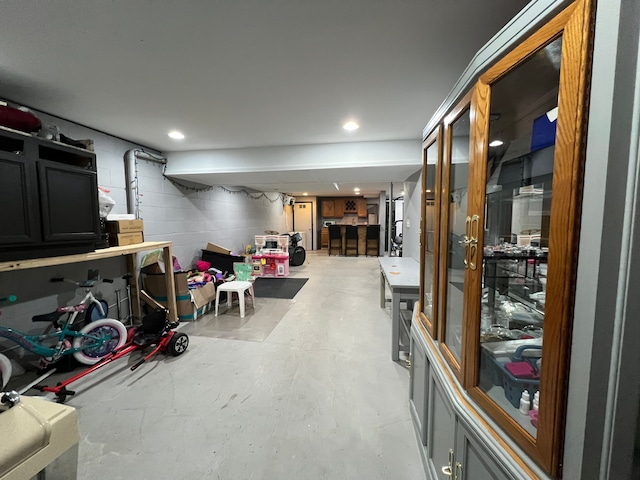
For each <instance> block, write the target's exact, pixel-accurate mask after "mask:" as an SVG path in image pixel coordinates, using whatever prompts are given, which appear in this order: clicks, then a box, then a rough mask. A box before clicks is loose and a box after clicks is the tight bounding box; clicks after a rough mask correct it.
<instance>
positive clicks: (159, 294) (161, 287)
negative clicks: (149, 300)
mask: <svg viewBox="0 0 640 480" xmlns="http://www.w3.org/2000/svg"><path fill="white" fill-rule="evenodd" d="M173 281H174V282H175V296H176V307H177V314H178V320H180V321H185V320H191V319H192V318H193V305H192V303H191V293H190V292H189V284H188V283H187V273H186V272H180V273H174V274H173ZM143 285H144V290H145V291H146V292H147V293H148V294H149V295H151V297H153V299H154V300H155V301H157V302H158V303H160V304H162V305H164V306H165V307H166V306H167V289H166V286H165V283H164V274H145V276H144V279H143Z"/></svg>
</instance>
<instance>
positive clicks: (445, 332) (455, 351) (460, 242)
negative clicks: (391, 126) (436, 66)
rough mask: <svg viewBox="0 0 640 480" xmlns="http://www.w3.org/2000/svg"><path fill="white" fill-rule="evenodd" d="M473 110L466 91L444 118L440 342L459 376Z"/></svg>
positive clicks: (444, 353) (446, 356)
mask: <svg viewBox="0 0 640 480" xmlns="http://www.w3.org/2000/svg"><path fill="white" fill-rule="evenodd" d="M470 111H471V106H470V95H467V97H465V98H464V99H463V100H462V102H460V104H459V105H458V106H457V107H456V108H455V109H454V110H453V112H452V113H451V114H450V115H449V116H448V117H447V118H446V119H445V138H446V153H445V159H444V170H443V178H442V189H441V203H440V209H441V212H442V219H441V221H440V225H441V229H442V230H441V231H442V237H441V239H440V259H441V262H442V263H441V273H440V282H439V287H440V307H439V309H440V315H439V317H438V318H439V321H441V322H442V326H441V334H440V340H441V344H440V345H441V348H442V352H443V355H444V356H445V358H446V359H447V361H448V362H449V364H450V365H451V367H452V369H453V370H454V372H456V374H457V375H458V377H460V375H461V364H462V345H463V307H464V290H465V261H466V260H465V254H466V251H467V249H466V244H465V238H466V237H465V235H466V233H467V232H466V228H467V222H466V217H467V200H468V185H469V159H470V128H471V119H470Z"/></svg>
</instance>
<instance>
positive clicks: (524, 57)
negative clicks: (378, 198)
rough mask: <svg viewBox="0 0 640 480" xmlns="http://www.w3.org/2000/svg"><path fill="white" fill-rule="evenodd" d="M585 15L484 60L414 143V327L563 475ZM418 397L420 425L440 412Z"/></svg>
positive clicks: (581, 5)
mask: <svg viewBox="0 0 640 480" xmlns="http://www.w3.org/2000/svg"><path fill="white" fill-rule="evenodd" d="M591 16H592V4H591V1H590V0H577V1H576V2H574V3H572V4H570V5H569V6H568V7H566V8H565V9H564V10H563V11H561V12H560V13H559V14H558V15H556V16H555V17H554V18H553V19H552V20H550V21H549V22H548V23H547V24H545V25H544V26H542V27H541V28H540V29H539V30H537V31H536V32H535V33H533V34H532V35H531V36H530V37H529V38H527V39H525V40H524V41H522V42H521V43H520V44H519V45H518V46H517V47H515V48H513V49H512V50H511V51H509V52H508V53H506V54H505V55H503V56H502V58H501V59H499V60H498V61H497V62H495V63H494V64H493V66H492V67H491V68H489V69H488V70H487V71H485V72H484V73H483V74H482V75H481V76H480V77H479V80H478V81H477V82H476V84H475V85H474V86H473V87H472V88H471V89H470V90H469V91H468V92H467V93H466V94H465V95H464V96H463V97H462V98H461V99H460V100H459V101H458V102H457V104H456V105H455V106H453V107H452V108H451V109H450V110H449V112H447V113H446V114H445V115H443V117H442V118H441V120H440V124H441V125H442V126H439V127H437V128H436V129H434V130H433V131H432V132H431V133H430V134H429V135H428V136H426V138H425V141H424V143H423V157H424V166H423V171H422V174H423V185H422V218H421V287H420V288H421V289H420V298H421V312H420V325H421V330H422V331H424V332H427V334H428V335H429V336H430V337H431V338H432V339H433V340H436V342H435V343H433V342H432V341H429V342H427V344H429V345H431V344H433V345H437V350H436V351H437V352H438V353H437V356H438V357H439V358H441V359H442V361H443V362H445V363H446V365H447V368H449V369H450V371H451V372H452V373H453V375H454V376H455V378H456V381H457V382H458V384H459V386H460V388H461V389H462V390H464V391H466V392H467V394H468V395H469V397H470V398H471V399H472V402H471V403H469V409H470V411H471V415H473V416H476V417H478V418H480V415H479V413H477V412H475V413H474V412H473V410H474V409H477V410H478V411H479V410H480V409H481V410H483V411H484V412H485V413H486V414H488V415H489V416H490V417H491V419H492V420H493V421H495V422H496V423H497V425H498V426H499V428H500V430H498V431H495V430H493V429H490V434H491V435H493V436H495V437H496V438H498V439H499V438H501V437H502V436H504V435H506V436H508V437H509V438H510V439H511V441H513V442H514V443H515V444H516V445H517V446H518V447H520V448H521V449H522V450H523V451H524V452H525V453H526V454H527V455H528V456H529V457H530V459H531V460H532V461H533V462H535V463H536V464H537V465H538V466H540V467H541V468H542V469H543V470H544V471H545V472H546V473H547V474H548V475H550V476H551V477H553V478H558V477H559V476H561V474H562V471H561V460H562V452H563V444H562V443H563V438H564V427H565V413H566V395H567V379H568V368H569V347H570V340H571V329H572V322H573V318H572V317H573V292H574V288H575V281H576V262H575V259H576V256H577V245H578V240H579V218H580V204H581V196H580V193H581V185H582V170H583V156H584V152H583V148H584V147H583V145H584V136H585V131H584V125H585V120H584V117H585V103H586V102H585V95H586V92H587V90H588V79H589V67H590V34H591ZM441 152H444V155H443V156H442V158H441ZM428 190H433V191H435V192H436V194H435V195H434V196H430V195H428V194H427V193H428ZM434 226H439V227H438V228H436V227H434ZM542 345H544V348H543V347H542ZM518 347H520V348H518ZM538 359H540V360H538ZM434 368H435V367H432V368H431V370H434ZM422 370H424V369H420V371H422ZM417 384H420V382H416V381H415V380H413V381H412V385H417ZM524 389H528V390H531V391H530V392H529V394H530V397H531V399H533V396H534V394H535V393H536V391H538V392H539V410H538V411H537V414H536V415H537V416H536V415H533V416H530V415H527V414H525V415H523V414H522V413H520V412H519V406H520V399H521V398H522V393H523V390H524ZM534 389H535V391H533V390H534ZM432 390H433V388H432ZM416 398H417V399H418V400H420V401H419V402H418V401H417V400H414V401H413V402H414V409H416V411H418V412H417V413H418V414H419V415H415V412H414V418H416V417H418V418H420V419H421V421H420V422H417V423H419V424H420V428H421V429H423V428H424V426H423V423H425V422H426V423H428V422H429V419H432V421H436V420H435V418H436V417H434V416H433V415H432V414H429V413H427V414H421V413H420V412H419V410H420V408H421V407H420V405H421V404H422V400H421V397H416ZM465 402H466V401H465ZM436 405H437V403H436ZM418 407H419V408H418ZM428 408H429V407H428ZM430 408H434V406H433V405H432V406H431V407H430ZM446 417H447V416H446V415H445V416H443V417H441V418H445V420H446ZM445 420H443V421H445ZM445 423H446V421H445ZM432 428H433V427H432ZM451 428H453V427H451ZM451 428H449V430H448V431H451ZM442 429H445V428H444V427H442V428H441V430H442ZM436 430H437V428H436ZM445 430H446V429H445ZM461 431H462V430H461ZM464 432H465V434H464V435H462V436H461V437H460V438H461V439H464V438H470V437H473V436H474V433H473V431H472V429H471V430H468V429H466V428H465V429H464ZM463 437H464V438H463ZM438 438H439V437H438ZM501 443H502V442H501ZM463 444H464V442H463ZM463 444H461V445H462V446H460V445H459V446H458V447H456V449H457V450H460V449H463V448H464V445H463ZM452 448H453V447H452ZM507 448H508V447H507ZM509 451H510V453H511V454H512V455H513V456H517V454H516V453H515V452H514V451H513V450H509ZM440 456H442V455H440Z"/></svg>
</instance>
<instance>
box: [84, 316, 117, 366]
mask: <svg viewBox="0 0 640 480" xmlns="http://www.w3.org/2000/svg"><path fill="white" fill-rule="evenodd" d="M80 333H82V334H83V335H86V336H82V337H75V338H74V339H73V347H74V348H80V349H81V350H78V351H77V352H74V353H73V356H74V357H75V359H76V360H78V361H79V362H80V363H83V364H85V365H93V364H94V363H97V362H98V361H99V360H100V359H101V358H102V357H104V356H105V355H108V354H109V353H111V352H113V351H114V350H116V349H118V348H120V347H122V346H123V345H124V344H125V343H126V341H127V329H126V328H125V326H124V325H123V324H122V323H120V322H119V321H117V320H112V319H111V318H103V319H100V320H96V321H95V322H91V323H89V324H88V325H87V326H85V327H84V328H83V329H82V330H80ZM89 336H92V337H98V338H100V339H102V340H105V341H104V343H100V342H96V341H95V340H94V339H93V338H90V337H89ZM96 343H97V344H96Z"/></svg>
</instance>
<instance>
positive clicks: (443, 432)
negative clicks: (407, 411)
mask: <svg viewBox="0 0 640 480" xmlns="http://www.w3.org/2000/svg"><path fill="white" fill-rule="evenodd" d="M428 389H429V410H428V415H427V418H428V420H427V467H428V468H429V470H430V471H431V477H432V478H438V479H440V480H450V479H451V478H453V476H452V475H451V474H447V472H446V469H447V468H449V469H450V470H449V471H450V472H453V468H454V451H455V450H454V448H455V428H456V418H455V413H454V411H453V407H452V405H451V403H450V402H449V399H448V398H447V394H446V392H445V391H444V389H443V387H442V385H441V383H440V380H439V379H438V378H437V377H436V376H435V375H434V374H433V371H431V372H430V376H429V386H428Z"/></svg>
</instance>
